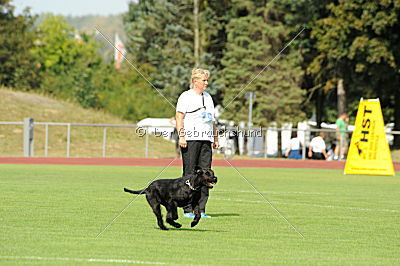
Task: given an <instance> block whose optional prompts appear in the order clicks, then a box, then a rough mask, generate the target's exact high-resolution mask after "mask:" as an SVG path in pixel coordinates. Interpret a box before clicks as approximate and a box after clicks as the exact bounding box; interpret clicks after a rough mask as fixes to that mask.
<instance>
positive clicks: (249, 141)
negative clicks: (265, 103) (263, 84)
mask: <svg viewBox="0 0 400 266" xmlns="http://www.w3.org/2000/svg"><path fill="white" fill-rule="evenodd" d="M255 97H256V94H255V93H254V92H252V91H251V92H247V93H246V98H247V99H249V122H248V127H249V131H248V133H249V134H248V136H247V155H248V156H251V155H253V152H254V136H252V132H253V130H251V127H252V126H253V121H252V120H253V119H252V118H253V117H252V116H253V99H254V98H255Z"/></svg>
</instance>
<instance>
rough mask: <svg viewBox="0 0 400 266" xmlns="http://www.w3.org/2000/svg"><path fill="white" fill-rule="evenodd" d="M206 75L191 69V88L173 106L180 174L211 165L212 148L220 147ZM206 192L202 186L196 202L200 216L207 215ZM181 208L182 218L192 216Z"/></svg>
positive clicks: (204, 216) (187, 210)
mask: <svg viewBox="0 0 400 266" xmlns="http://www.w3.org/2000/svg"><path fill="white" fill-rule="evenodd" d="M209 76H210V72H208V71H207V70H204V69H200V68H198V69H193V70H192V76H191V84H190V89H189V90H187V91H184V92H183V93H182V94H181V95H180V96H179V99H178V103H177V105H176V129H177V131H178V134H179V146H180V147H181V153H182V161H183V176H187V175H189V174H192V173H193V172H194V169H195V167H196V166H199V167H201V168H211V161H212V148H214V149H218V147H219V144H218V135H217V129H216V126H215V117H214V115H215V114H214V103H213V100H212V98H211V96H210V94H208V93H207V92H205V90H206V88H207V84H208V78H209ZM208 195H209V194H208V188H207V187H202V190H201V197H200V201H199V205H200V211H201V216H202V217H203V218H208V217H210V216H209V215H207V214H206V213H205V208H206V203H207V200H208ZM183 209H184V212H185V214H184V216H185V217H188V218H193V217H194V213H193V210H192V207H191V206H186V207H184V208H183Z"/></svg>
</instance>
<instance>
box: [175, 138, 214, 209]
mask: <svg viewBox="0 0 400 266" xmlns="http://www.w3.org/2000/svg"><path fill="white" fill-rule="evenodd" d="M181 153H182V161H183V176H186V175H189V174H192V173H193V172H194V168H195V167H196V166H199V167H201V168H211V160H212V149H211V141H203V140H201V141H200V140H194V141H190V140H189V141H188V142H187V147H186V148H181ZM207 200H208V188H207V187H202V188H201V197H200V201H199V205H200V211H201V212H205V211H206V204H207ZM183 210H184V211H185V212H192V211H193V210H192V206H186V207H184V208H183Z"/></svg>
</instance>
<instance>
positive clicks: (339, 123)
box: [333, 113, 349, 160]
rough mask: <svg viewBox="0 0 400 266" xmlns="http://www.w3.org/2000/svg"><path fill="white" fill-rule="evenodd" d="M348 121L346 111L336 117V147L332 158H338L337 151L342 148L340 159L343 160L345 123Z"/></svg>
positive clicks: (345, 142) (345, 137)
mask: <svg viewBox="0 0 400 266" xmlns="http://www.w3.org/2000/svg"><path fill="white" fill-rule="evenodd" d="M348 123H349V117H348V115H347V114H346V113H344V114H341V115H340V116H339V118H338V119H336V147H335V156H334V157H333V159H334V160H338V159H339V151H340V149H341V150H342V154H341V156H340V160H344V155H345V153H346V148H347V132H346V130H347V125H348Z"/></svg>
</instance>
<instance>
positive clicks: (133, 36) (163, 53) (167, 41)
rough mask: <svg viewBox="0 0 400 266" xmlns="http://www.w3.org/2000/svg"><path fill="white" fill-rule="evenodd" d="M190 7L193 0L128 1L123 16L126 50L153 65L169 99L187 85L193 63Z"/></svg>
mask: <svg viewBox="0 0 400 266" xmlns="http://www.w3.org/2000/svg"><path fill="white" fill-rule="evenodd" d="M192 8H193V3H192V1H185V2H183V3H182V2H181V1H172V0H169V1H164V0H141V1H138V2H137V3H135V2H130V4H129V11H128V13H127V14H126V15H125V17H124V24H125V28H126V31H127V35H128V39H129V42H128V44H127V48H128V51H129V52H130V53H132V54H133V56H134V59H135V60H134V61H135V62H138V63H140V64H150V65H152V66H154V69H155V72H154V73H151V77H152V79H153V81H154V84H155V86H156V87H157V88H159V89H161V90H162V91H163V94H164V95H165V96H166V98H167V99H168V100H169V101H170V102H172V103H175V102H176V101H177V95H179V93H180V92H182V91H183V90H185V89H188V86H189V77H190V76H189V75H190V73H191V69H192V68H193V67H194V56H193V54H194V52H193V51H194V50H193V12H191V10H192Z"/></svg>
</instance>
